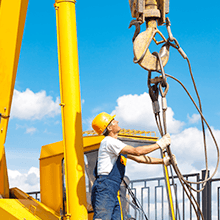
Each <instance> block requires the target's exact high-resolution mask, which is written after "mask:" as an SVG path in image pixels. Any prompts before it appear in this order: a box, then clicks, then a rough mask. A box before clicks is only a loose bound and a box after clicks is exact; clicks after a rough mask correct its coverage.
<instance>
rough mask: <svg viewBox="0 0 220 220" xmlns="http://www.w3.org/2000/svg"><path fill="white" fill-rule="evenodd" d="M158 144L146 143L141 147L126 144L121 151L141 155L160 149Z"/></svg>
mask: <svg viewBox="0 0 220 220" xmlns="http://www.w3.org/2000/svg"><path fill="white" fill-rule="evenodd" d="M159 148H160V147H159V145H158V144H152V145H145V146H140V147H132V146H130V145H126V146H125V147H124V148H123V149H122V150H121V152H120V154H130V155H133V156H140V155H145V154H149V153H150V152H152V151H154V150H157V149H159Z"/></svg>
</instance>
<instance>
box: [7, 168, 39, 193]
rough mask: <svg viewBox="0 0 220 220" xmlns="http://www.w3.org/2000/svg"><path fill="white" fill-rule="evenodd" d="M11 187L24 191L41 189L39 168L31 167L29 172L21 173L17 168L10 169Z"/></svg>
mask: <svg viewBox="0 0 220 220" xmlns="http://www.w3.org/2000/svg"><path fill="white" fill-rule="evenodd" d="M8 176H9V185H10V188H13V187H17V188H19V189H21V190H23V191H24V192H31V191H39V190H40V175H39V169H38V168H36V167H31V168H30V169H29V171H28V172H27V173H20V172H19V171H17V170H10V169H9V170H8Z"/></svg>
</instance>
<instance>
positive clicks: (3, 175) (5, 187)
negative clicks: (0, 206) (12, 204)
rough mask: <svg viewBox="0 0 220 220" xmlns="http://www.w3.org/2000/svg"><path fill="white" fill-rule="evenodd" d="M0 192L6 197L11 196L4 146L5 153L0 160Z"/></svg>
mask: <svg viewBox="0 0 220 220" xmlns="http://www.w3.org/2000/svg"><path fill="white" fill-rule="evenodd" d="M0 190H1V191H0V194H1V195H2V196H3V197H4V198H8V197H9V183H8V171H7V164H6V157H5V149H4V148H3V155H2V159H1V161H0Z"/></svg>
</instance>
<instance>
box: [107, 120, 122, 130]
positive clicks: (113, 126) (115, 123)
mask: <svg viewBox="0 0 220 220" xmlns="http://www.w3.org/2000/svg"><path fill="white" fill-rule="evenodd" d="M109 129H110V130H111V131H112V132H113V133H118V132H119V131H120V130H121V128H120V127H119V125H118V121H116V120H115V119H113V121H112V122H111V124H110V125H109Z"/></svg>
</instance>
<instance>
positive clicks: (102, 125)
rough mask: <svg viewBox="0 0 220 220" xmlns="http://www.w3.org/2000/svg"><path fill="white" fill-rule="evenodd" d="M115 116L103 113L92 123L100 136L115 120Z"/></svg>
mask: <svg viewBox="0 0 220 220" xmlns="http://www.w3.org/2000/svg"><path fill="white" fill-rule="evenodd" d="M114 117H115V115H114V116H111V115H109V114H107V113H106V112H102V113H100V114H98V115H97V116H96V117H95V118H94V119H93V121H92V127H93V129H94V130H95V131H96V132H97V133H98V134H99V135H100V134H102V133H103V132H104V131H105V129H106V128H107V126H108V125H109V123H110V122H111V121H112V120H113V119H114Z"/></svg>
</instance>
